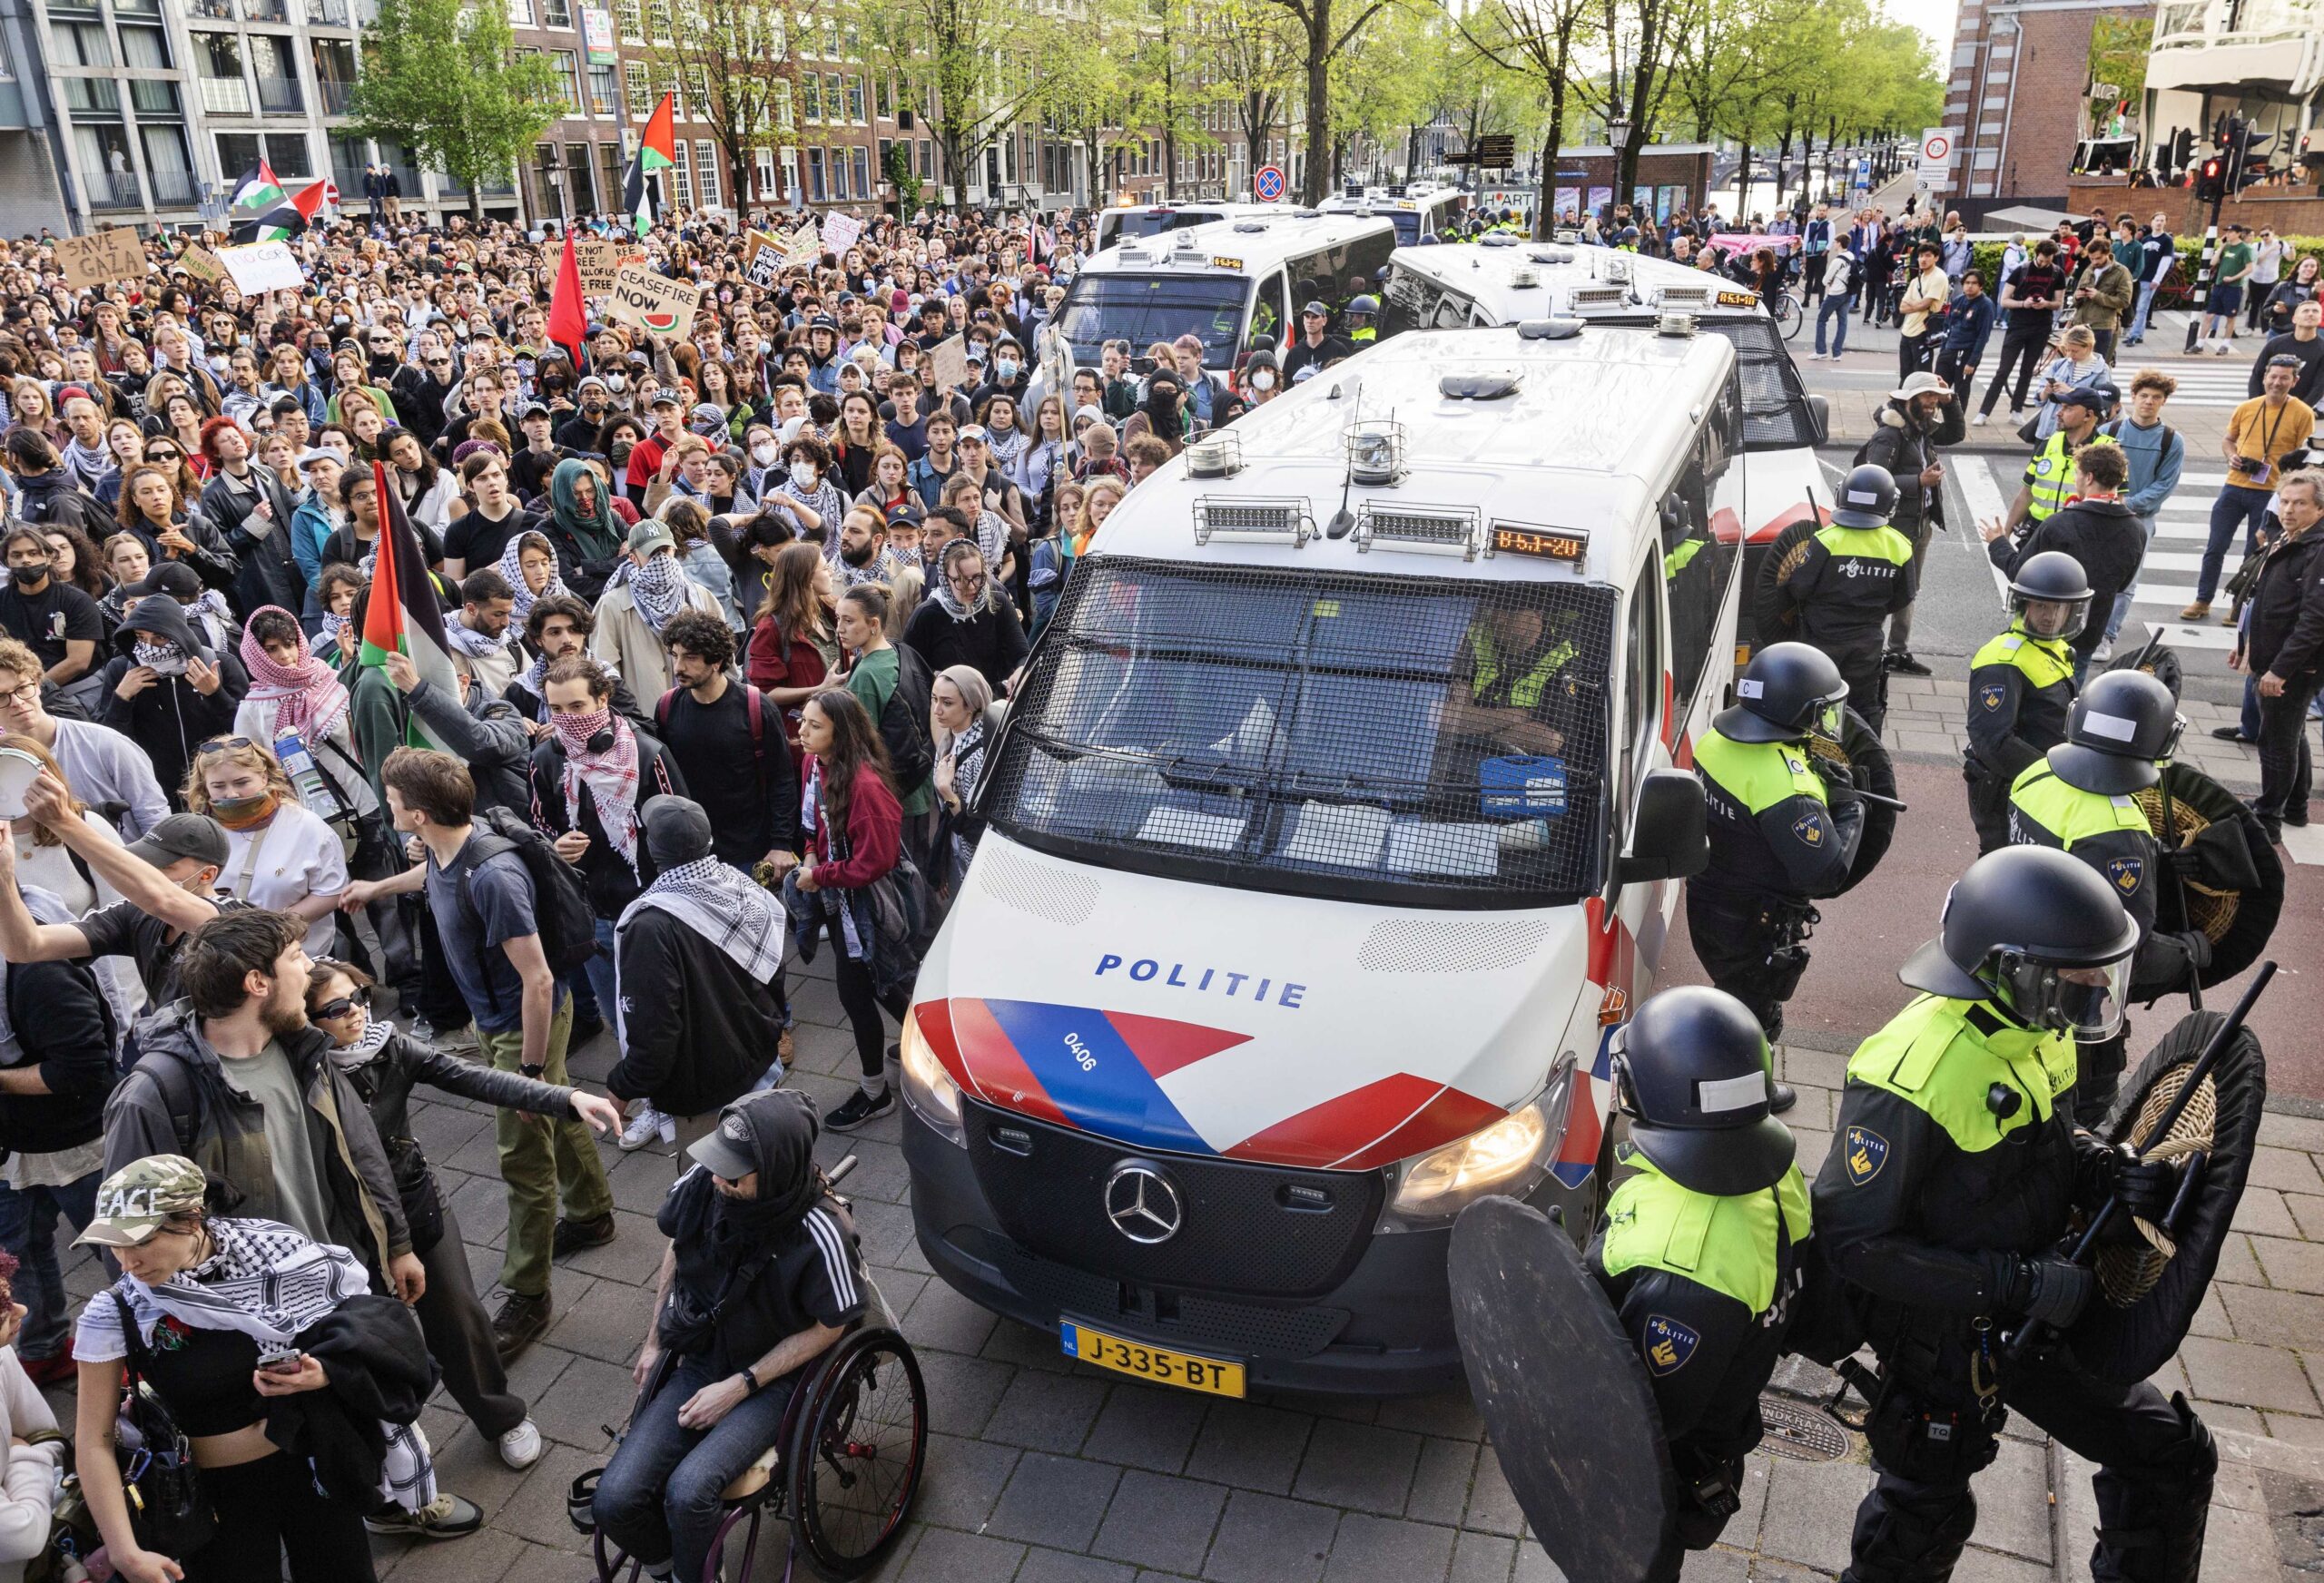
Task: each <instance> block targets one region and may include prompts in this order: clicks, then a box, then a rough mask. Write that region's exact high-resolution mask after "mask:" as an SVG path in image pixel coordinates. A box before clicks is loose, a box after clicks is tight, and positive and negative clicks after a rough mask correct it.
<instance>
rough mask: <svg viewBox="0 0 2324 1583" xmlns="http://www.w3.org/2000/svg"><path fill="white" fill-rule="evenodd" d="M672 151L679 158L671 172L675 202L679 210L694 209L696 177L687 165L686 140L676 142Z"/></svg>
mask: <svg viewBox="0 0 2324 1583" xmlns="http://www.w3.org/2000/svg"><path fill="white" fill-rule="evenodd" d="M670 150H671V152H673V153H675V154H676V155H677V156H678V162H677V164H676V165H675V167H674V168H673V169H672V170H671V172H670V191H671V192H673V193H674V194H675V202H676V204H677V206H678V207H679V208H681V209H691V208H693V207H694V175H693V172H691V171H690V170H689V169H688V167H687V164H686V143H685V139H684V138H678V139H675V140H674V141H673V142H672V143H671V144H670Z"/></svg>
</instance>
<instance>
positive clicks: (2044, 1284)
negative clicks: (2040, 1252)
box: [1993, 1254, 2097, 1330]
mask: <svg viewBox="0 0 2324 1583" xmlns="http://www.w3.org/2000/svg"><path fill="white" fill-rule="evenodd" d="M1994 1257H1995V1258H1996V1260H1997V1262H1998V1264H1999V1267H1998V1268H1997V1269H1995V1270H1994V1284H1993V1293H1994V1307H1996V1308H1999V1309H2001V1310H2003V1311H2004V1312H2005V1313H2022V1314H2024V1316H2025V1317H2026V1318H2027V1319H2029V1320H2038V1321H2039V1322H2042V1323H2043V1324H2046V1325H2049V1326H2050V1327H2052V1328H2053V1329H2055V1330H2064V1329H2065V1328H2067V1327H2068V1326H2069V1325H2071V1324H2073V1322H2074V1321H2075V1320H2077V1319H2079V1318H2081V1317H2082V1311H2083V1309H2084V1308H2085V1307H2087V1306H2088V1305H2089V1303H2090V1293H2091V1290H2092V1288H2093V1287H2094V1286H2095V1285H2096V1284H2097V1277H2095V1276H2094V1275H2093V1274H2092V1273H2090V1271H2089V1270H2087V1269H2085V1268H2083V1266H2082V1265H2080V1264H2073V1263H2067V1262H2066V1261H2065V1260H2063V1259H2054V1258H2053V1259H2025V1258H2020V1257H2018V1256H2017V1255H2016V1254H1997V1255H1994Z"/></svg>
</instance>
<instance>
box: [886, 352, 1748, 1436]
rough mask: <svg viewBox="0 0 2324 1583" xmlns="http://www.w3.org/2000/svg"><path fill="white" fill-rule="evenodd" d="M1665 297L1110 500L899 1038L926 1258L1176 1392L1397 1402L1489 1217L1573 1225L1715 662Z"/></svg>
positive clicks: (1719, 367) (1682, 833)
mask: <svg viewBox="0 0 2324 1583" xmlns="http://www.w3.org/2000/svg"><path fill="white" fill-rule="evenodd" d="M1674 329H1678V330H1679V333H1673V334H1668V335H1664V334H1658V333H1656V332H1653V331H1649V330H1640V329H1610V328H1609V329H1600V328H1599V327H1596V326H1587V327H1584V326H1580V325H1576V324H1573V323H1571V322H1570V321H1569V322H1566V323H1561V324H1544V325H1536V326H1528V327H1524V328H1523V329H1517V328H1512V329H1495V330H1482V331H1467V332H1463V333H1461V334H1457V335H1452V334H1444V335H1438V334H1412V335H1406V336H1403V337H1401V338H1399V339H1396V340H1393V341H1387V342H1383V343H1381V344H1380V345H1378V346H1376V347H1374V348H1372V349H1367V350H1366V351H1364V352H1363V353H1362V354H1360V355H1358V356H1357V357H1355V358H1354V359H1349V360H1348V361H1346V362H1344V363H1343V364H1341V365H1339V366H1337V367H1336V368H1334V369H1331V370H1329V371H1328V372H1326V373H1324V374H1323V375H1319V376H1318V377H1317V378H1315V379H1312V380H1308V381H1306V382H1305V383H1303V384H1302V385H1300V386H1299V387H1298V388H1295V389H1294V390H1291V391H1289V392H1287V393H1286V394H1285V395H1284V396H1283V397H1281V398H1278V399H1276V400H1275V401H1273V402H1271V403H1268V404H1266V405H1265V406H1262V407H1260V408H1256V409H1255V410H1253V411H1252V412H1250V413H1248V414H1247V415H1246V416H1245V417H1243V418H1240V419H1238V420H1237V421H1236V423H1235V424H1233V425H1231V426H1230V427H1228V428H1226V429H1224V430H1221V431H1217V432H1216V433H1213V434H1210V435H1206V436H1204V437H1202V438H1198V439H1197V440H1196V441H1195V442H1194V443H1193V444H1192V445H1191V446H1190V447H1189V448H1188V449H1187V453H1186V454H1185V455H1184V456H1183V457H1179V458H1177V459H1176V460H1174V461H1172V462H1171V463H1169V464H1168V465H1167V466H1166V467H1164V468H1162V469H1161V470H1160V471H1159V472H1158V473H1157V474H1156V475H1155V477H1152V478H1150V479H1148V480H1147V482H1145V483H1143V484H1141V485H1139V486H1138V487H1137V489H1136V490H1135V491H1133V492H1132V493H1131V494H1130V496H1129V497H1128V498H1127V499H1126V500H1125V501H1124V502H1123V504H1122V505H1121V506H1120V507H1119V508H1118V510H1117V511H1116V512H1115V513H1114V515H1113V516H1111V517H1110V518H1108V521H1107V523H1106V526H1105V527H1104V528H1103V529H1102V530H1101V531H1100V532H1099V534H1098V537H1097V539H1096V541H1095V542H1094V543H1093V545H1092V546H1091V547H1090V549H1089V551H1088V554H1087V555H1086V556H1084V557H1083V558H1082V561H1081V564H1080V565H1078V567H1077V569H1076V570H1075V572H1074V575H1073V578H1072V580H1071V582H1070V583H1069V584H1068V587H1067V589H1066V593H1065V595H1064V598H1063V601H1062V602H1061V604H1060V605H1059V608H1058V611H1057V614H1056V615H1055V616H1054V617H1053V618H1052V620H1051V621H1050V622H1049V625H1048V627H1047V628H1046V629H1045V631H1044V633H1043V635H1042V638H1041V642H1040V644H1039V646H1038V647H1037V648H1036V650H1035V652H1034V654H1033V655H1032V657H1031V660H1030V662H1029V666H1028V669H1027V673H1026V676H1025V679H1024V682H1023V683H1022V684H1021V685H1020V686H1019V689H1018V690H1017V693H1016V702H1015V703H1014V704H1013V706H1012V707H1011V709H1010V712H1009V719H1008V722H1007V724H1006V726H1005V728H1004V730H1003V733H1002V734H1001V736H1000V739H999V741H998V742H997V743H996V744H995V746H994V748H993V749H992V751H991V753H990V756H989V758H988V760H987V764H986V769H985V772H984V776H983V780H982V782H981V784H980V788H979V811H980V814H981V816H982V817H983V818H984V819H985V820H986V821H988V822H987V825H986V831H985V834H984V836H983V838H982V841H981V842H980V845H979V847H978V849H977V854H976V859H975V861H974V863H973V864H972V866H971V867H970V870H969V873H968V875H967V877H966V879H965V880H963V882H962V884H961V886H960V891H959V893H958V895H957V897H956V898H955V900H954V901H953V905H952V909H951V912H950V917H949V918H948V919H947V920H946V923H945V925H944V928H943V930H942V932H941V933H940V935H939V937H938V938H937V939H936V941H935V943H934V946H933V947H932V949H931V951H930V953H929V956H928V958H927V960H926V962H925V964H924V965H923V967H922V968H921V973H920V978H919V983H918V987H917V989H916V991H915V1001H914V1005H913V1008H912V1013H911V1019H910V1021H909V1022H908V1023H907V1025H906V1027H905V1029H904V1033H903V1036H902V1053H901V1067H902V1072H903V1090H904V1094H905V1097H906V1100H907V1106H906V1118H905V1122H904V1152H905V1157H906V1160H907V1162H908V1164H909V1166H910V1169H911V1201H912V1213H913V1217H914V1222H915V1225H916V1229H917V1232H918V1236H919V1242H920V1246H921V1250H922V1251H923V1253H924V1254H926V1255H927V1258H928V1260H929V1262H930V1263H931V1265H932V1266H933V1267H934V1268H935V1270H936V1271H937V1272H938V1273H940V1275H941V1276H942V1277H943V1278H944V1279H945V1280H946V1281H948V1282H950V1283H951V1284H952V1285H953V1286H955V1287H956V1288H958V1289H959V1290H960V1291H961V1292H963V1293H967V1294H968V1295H970V1297H973V1298H974V1299H975V1300H976V1301H978V1302H979V1303H982V1304H984V1305H985V1306H987V1307H989V1308H991V1309H994V1310H997V1311H999V1312H1000V1313H1004V1314H1008V1315H1009V1316H1011V1317H1014V1318H1016V1319H1019V1320H1021V1321H1023V1322H1026V1323H1029V1324H1031V1325H1035V1326H1038V1327H1041V1328H1043V1329H1046V1330H1048V1331H1049V1332H1051V1333H1052V1334H1054V1335H1055V1336H1056V1337H1057V1338H1058V1344H1059V1345H1060V1346H1061V1347H1062V1348H1063V1349H1064V1350H1065V1351H1066V1352H1068V1353H1070V1354H1072V1355H1075V1356H1077V1357H1079V1358H1082V1359H1085V1360H1087V1361H1088V1362H1094V1363H1098V1364H1101V1365H1103V1366H1106V1367H1108V1368H1112V1369H1118V1370H1122V1371H1126V1372H1130V1373H1133V1374H1137V1375H1141V1376H1143V1377H1146V1378H1148V1379H1151V1380H1155V1381H1162V1382H1165V1383H1168V1384H1172V1385H1177V1386H1181V1387H1185V1388H1188V1389H1192V1390H1196V1391H1209V1392H1223V1393H1226V1394H1229V1395H1235V1394H1241V1393H1242V1392H1244V1391H1246V1390H1250V1389H1256V1388H1259V1387H1270V1386H1271V1387H1284V1388H1292V1389H1310V1390H1324V1391H1355V1392H1393V1391H1418V1390H1427V1389H1434V1388H1438V1387H1442V1386H1445V1385H1448V1384H1450V1383H1452V1381H1455V1380H1456V1379H1457V1378H1458V1377H1459V1375H1460V1358H1459V1352H1458V1350H1457V1348H1456V1346H1455V1343H1454V1339H1453V1332H1452V1316H1451V1313H1450V1310H1449V1307H1448V1298H1447V1292H1446V1277H1445V1252H1446V1246H1447V1242H1448V1238H1449V1234H1450V1228H1451V1226H1452V1218H1453V1216H1454V1214H1456V1213H1457V1212H1458V1211H1459V1210H1460V1208H1461V1207H1462V1205H1463V1204H1467V1203H1469V1202H1471V1201H1472V1200H1473V1199H1474V1198H1476V1197H1477V1196H1479V1195H1482V1194H1484V1193H1488V1192H1498V1193H1508V1194H1512V1195H1517V1196H1519V1197H1521V1198H1524V1199H1526V1200H1528V1201H1531V1202H1533V1203H1536V1204H1545V1205H1546V1204H1555V1205H1559V1206H1561V1208H1562V1209H1563V1211H1564V1213H1565V1216H1566V1224H1567V1225H1568V1226H1569V1227H1570V1228H1571V1229H1572V1230H1573V1231H1574V1232H1575V1234H1577V1235H1581V1234H1585V1233H1586V1231H1587V1229H1588V1228H1589V1227H1590V1224H1592V1222H1593V1220H1594V1218H1595V1215H1596V1213H1597V1209H1598V1207H1599V1205H1600V1204H1601V1203H1602V1201H1603V1195H1604V1191H1605V1172H1606V1170H1607V1168H1608V1160H1607V1155H1606V1148H1605V1130H1606V1123H1607V1117H1608V1113H1609V1110H1610V1105H1611V1102H1612V1091H1611V1087H1610V1082H1609V1067H1608V1041H1609V1039H1610V1037H1611V1034H1612V1031H1613V1028H1614V1027H1615V1026H1616V1025H1618V1024H1619V1023H1620V1021H1621V1020H1622V1019H1623V1018H1625V1017H1626V1016H1627V1014H1628V1011H1629V1008H1630V1007H1631V1006H1632V1005H1634V1004H1635V1003H1636V1002H1637V1000H1638V999H1639V998H1641V997H1643V996H1644V995H1646V994H1647V993H1648V992H1649V990H1650V989H1651V988H1652V987H1653V983H1654V979H1655V975H1656V971H1657V968H1658V964H1659V961H1660V959H1661V956H1662V950H1663V945H1664V941H1665V939H1666V938H1667V936H1668V933H1669V929H1670V927H1671V923H1672V918H1673V913H1674V908H1675V904H1676V901H1677V892H1678V885H1677V883H1676V880H1678V879H1679V878H1681V877H1683V875H1684V874H1685V873H1687V872H1689V871H1691V870H1692V869H1693V868H1694V867H1696V866H1697V865H1699V862H1700V860H1701V854H1702V852H1703V842H1704V837H1703V833H1702V831H1703V823H1702V821H1703V810H1702V801H1701V796H1700V791H1699V786H1698V784H1697V783H1696V782H1695V780H1694V778H1693V776H1692V775H1691V774H1690V773H1689V772H1688V770H1687V766H1689V764H1691V762H1692V743H1693V742H1694V741H1695V740H1696V738H1697V736H1698V734H1699V733H1701V732H1702V731H1703V730H1705V729H1706V727H1707V724H1708V722H1709V717H1710V715H1711V713H1713V712H1714V711H1715V710H1717V709H1718V707H1720V706H1721V704H1722V703H1723V701H1724V698H1723V695H1724V693H1726V691H1727V688H1728V682H1729V679H1730V676H1731V674H1732V655H1733V649H1732V646H1731V645H1732V633H1733V628H1734V622H1735V616H1736V606H1737V600H1738V593H1737V591H1738V587H1739V582H1738V568H1739V556H1738V554H1737V551H1736V541H1737V533H1736V532H1735V526H1736V525H1737V524H1738V522H1739V521H1740V520H1742V518H1743V516H1744V511H1745V503H1744V500H1743V473H1742V469H1741V468H1740V467H1737V466H1735V465H1734V463H1735V458H1736V456H1737V448H1738V445H1739V443H1740V438H1741V425H1742V416H1741V397H1740V391H1739V390H1738V386H1737V381H1736V372H1735V369H1736V364H1735V354H1734V350H1733V349H1732V347H1731V346H1730V345H1729V344H1728V342H1727V341H1725V340H1723V339H1719V338H1718V337H1715V336H1705V335H1693V334H1689V333H1686V332H1685V331H1684V327H1683V326H1678V327H1674ZM1559 338H1562V339H1559ZM1674 766H1675V767H1674Z"/></svg>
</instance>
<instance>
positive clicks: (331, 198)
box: [323, 181, 339, 209]
mask: <svg viewBox="0 0 2324 1583" xmlns="http://www.w3.org/2000/svg"><path fill="white" fill-rule="evenodd" d="M323 202H325V203H327V204H329V205H330V207H331V208H333V209H336V208H338V207H339V183H338V182H330V181H326V182H324V183H323Z"/></svg>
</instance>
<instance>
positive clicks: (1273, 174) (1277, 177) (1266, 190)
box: [1251, 165, 1283, 203]
mask: <svg viewBox="0 0 2324 1583" xmlns="http://www.w3.org/2000/svg"><path fill="white" fill-rule="evenodd" d="M1251 191H1252V192H1256V193H1257V194H1258V195H1259V202H1262V203H1280V202H1283V167H1282V166H1281V165H1261V166H1260V167H1259V173H1258V174H1257V175H1256V176H1253V177H1252V178H1251Z"/></svg>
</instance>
